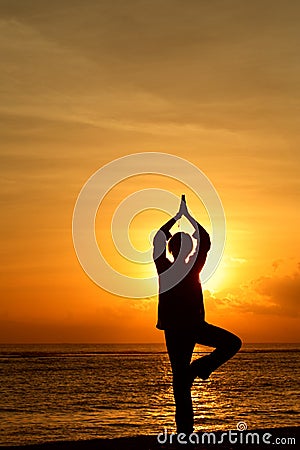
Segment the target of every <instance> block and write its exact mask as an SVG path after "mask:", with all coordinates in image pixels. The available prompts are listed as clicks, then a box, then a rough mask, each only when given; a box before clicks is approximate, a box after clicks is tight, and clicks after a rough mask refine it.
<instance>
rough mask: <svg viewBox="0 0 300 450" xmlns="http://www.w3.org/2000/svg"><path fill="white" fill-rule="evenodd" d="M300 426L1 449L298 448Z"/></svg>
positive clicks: (47, 443) (53, 443)
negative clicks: (273, 446) (178, 436)
mask: <svg viewBox="0 0 300 450" xmlns="http://www.w3.org/2000/svg"><path fill="white" fill-rule="evenodd" d="M299 436H300V426H298V427H297V426H293V427H275V428H263V429H253V430H251V429H249V430H244V431H238V430H230V431H229V430H227V431H225V430H224V431H215V432H206V433H205V432H197V433H193V435H191V436H190V437H187V436H181V437H180V438H179V441H181V442H178V438H177V436H175V435H171V434H168V435H163V433H161V436H160V443H159V442H158V437H157V435H141V436H139V435H138V436H132V437H120V438H112V439H109V438H96V439H89V440H78V441H53V442H45V443H38V444H28V445H27V444H26V445H24V444H22V445H12V446H10V445H6V446H1V445H0V450H1V449H8V450H13V449H16V450H73V449H74V450H96V449H100V450H158V449H164V450H165V449H174V448H178V449H179V448H182V449H184V448H194V449H197V448H198V449H200V448H201V449H202V450H205V449H217V448H222V449H226V450H230V449H232V450H234V449H235V450H237V449H240V448H243V449H244V448H249V450H250V449H252V450H255V449H259V448H261V447H265V448H267V447H269V448H270V445H271V448H272V444H273V445H275V446H276V449H277V448H278V449H279V448H294V449H295V448H296V445H297V443H299Z"/></svg>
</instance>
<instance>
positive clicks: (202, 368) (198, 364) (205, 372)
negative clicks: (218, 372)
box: [190, 356, 211, 385]
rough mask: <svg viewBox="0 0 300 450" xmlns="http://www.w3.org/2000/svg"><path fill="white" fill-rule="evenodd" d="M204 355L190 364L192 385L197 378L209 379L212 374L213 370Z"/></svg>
mask: <svg viewBox="0 0 300 450" xmlns="http://www.w3.org/2000/svg"><path fill="white" fill-rule="evenodd" d="M204 358H205V356H204V357H202V358H200V359H196V360H195V361H193V362H192V364H191V365H190V368H191V385H192V384H193V382H194V380H195V378H197V377H199V378H201V379H202V380H207V379H208V378H209V376H210V374H211V370H210V369H209V368H208V367H207V366H206V365H205V363H204V361H203V359H204Z"/></svg>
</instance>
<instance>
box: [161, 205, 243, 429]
mask: <svg viewBox="0 0 300 450" xmlns="http://www.w3.org/2000/svg"><path fill="white" fill-rule="evenodd" d="M182 216H185V217H186V218H187V219H188V220H189V222H190V223H191V224H192V226H193V227H194V229H195V232H194V233H193V237H194V238H195V239H196V240H197V246H196V250H195V252H194V253H192V254H191V252H192V249H193V241H192V238H191V236H190V235H189V234H187V233H184V232H177V233H175V234H174V235H173V236H172V235H171V233H170V229H171V228H172V226H173V225H174V224H175V223H176V221H177V220H179V219H180V218H181V217H182ZM167 245H168V250H169V252H170V253H171V255H172V256H173V258H174V261H173V262H171V261H170V260H169V259H168V258H167V256H166V246H167ZM210 245H211V244H210V238H209V235H208V233H207V232H206V231H205V229H204V228H203V227H202V226H201V225H200V224H199V223H198V222H197V221H196V220H195V219H194V218H193V217H192V216H191V215H190V213H189V211H188V209H187V206H186V202H185V198H184V196H182V199H181V203H180V208H179V211H178V213H177V214H176V215H175V216H174V217H173V218H172V219H170V220H169V221H168V222H167V223H165V224H164V225H163V226H162V227H161V228H160V229H159V230H158V232H157V233H156V235H155V237H154V240H153V259H154V262H155V265H156V270H157V273H158V277H159V301H158V321H157V325H156V326H157V328H158V329H160V330H164V333H165V341H166V347H167V351H168V354H169V359H170V363H171V367H172V373H173V393H174V399H175V408H176V412H175V421H176V427H177V433H185V434H186V435H189V434H191V433H192V432H193V425H194V418H193V406H192V397H191V387H192V384H193V381H194V379H195V378H196V377H197V376H198V377H200V378H201V379H202V380H206V379H207V378H208V377H209V376H210V374H211V373H212V372H213V371H215V370H216V369H217V368H218V367H220V366H221V364H223V363H225V362H226V361H228V359H230V358H231V357H232V356H233V355H234V354H235V353H236V352H238V350H239V349H240V347H241V344H242V343H241V340H240V339H239V338H238V337H237V336H235V335H234V334H232V333H230V332H229V331H226V330H224V329H222V328H219V327H216V326H214V325H211V324H209V323H207V322H206V321H205V313H204V303H203V294H202V288H201V283H200V278H199V276H200V272H201V270H202V268H203V266H204V263H205V260H206V256H207V253H208V251H209V249H210ZM196 343H198V344H201V345H206V346H209V347H214V348H215V350H214V351H212V352H211V353H209V354H208V355H206V356H203V357H201V358H198V359H196V360H194V361H193V362H192V363H191V358H192V354H193V350H194V346H195V344H196Z"/></svg>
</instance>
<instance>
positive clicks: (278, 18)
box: [0, 0, 300, 342]
mask: <svg viewBox="0 0 300 450" xmlns="http://www.w3.org/2000/svg"><path fill="white" fill-rule="evenodd" d="M0 13H1V14H0V16H1V20H0V55H1V57H0V65H1V70H0V86H1V87H0V116H1V122H0V123H1V125H0V135H1V136H0V142H1V147H0V151H1V166H0V167H1V179H0V182H1V190H0V200H1V205H2V208H1V267H2V270H1V293H0V298H1V304H0V342H161V341H162V340H163V334H162V332H160V331H158V330H156V329H155V323H156V299H155V298H151V299H144V300H143V299H141V300H132V299H124V298H120V297H116V296H113V295H111V294H109V293H107V292H105V291H103V290H102V289H101V288H99V287H98V286H96V285H95V284H94V283H93V282H92V281H91V280H90V279H89V278H88V277H87V275H86V274H85V273H84V271H83V270H82V269H81V267H80V265H79V263H78V261H77V258H76V255H75V252H74V248H73V243H72V233H71V225H72V213H73V208H74V204H75V201H76V198H77V195H78V193H79V191H80V189H81V187H82V186H83V184H84V183H85V182H86V180H87V179H88V178H89V177H90V176H91V175H92V174H93V173H94V172H95V171H96V170H97V169H99V168H100V167H102V166H103V165H104V164H106V163H108V162H110V161H112V160H113V159H115V158H118V157H121V156H124V155H127V154H130V153H136V152H148V151H151V152H167V153H171V154H174V155H177V156H181V157H183V158H185V159H187V160H189V161H191V162H192V163H193V164H195V165H197V166H198V167H199V168H200V169H201V170H202V171H203V172H204V173H205V174H206V175H207V176H208V177H209V178H210V180H211V181H212V182H213V184H214V186H215V187H216V189H217V190H218V193H219V195H220V197H221V199H222V202H223V205H224V208H225V214H226V219H227V243H226V248H225V252H224V256H223V259H222V262H221V264H220V266H219V268H218V270H217V272H216V273H215V275H214V276H213V277H212V278H211V280H209V282H208V283H207V284H205V285H204V286H203V289H204V290H205V298H206V311H207V320H208V321H209V322H212V323H215V324H217V325H221V326H224V327H226V328H228V329H230V330H232V331H233V332H236V333H238V335H239V336H240V337H241V338H242V340H243V341H245V342H276V341H277V342H299V340H300V339H299V328H300V327H299V308H298V299H299V293H300V270H299V258H298V255H297V253H296V249H298V248H299V231H298V230H299V227H300V223H299V207H298V201H297V200H298V198H299V159H300V153H299V92H300V62H299V46H300V31H299V13H300V5H299V3H298V2H293V1H291V2H288V3H287V2H285V1H279V0H275V1H271V0H260V1H256V0H255V1H252V2H241V1H238V0H236V1H228V2H226V4H225V3H224V2H220V1H217V0H212V1H210V2H201V1H199V2H194V1H190V0H188V1H186V2H182V1H176V0H175V1H173V0H172V1H171V0H166V1H162V0H159V1H155V0H153V1H151V2H142V1H140V0H136V1H132V0H129V1H126V2H123V1H115V2H99V1H96V0H87V1H85V2H81V1H76V0H75V1H74V0H72V1H71V0H70V1H67V0H60V1H58V0H55V1H52V2H46V1H38V0H29V1H27V2H20V1H17V0H10V1H7V2H6V1H0ZM143 187H159V188H163V189H169V190H171V191H172V192H174V193H175V194H176V195H180V193H181V192H185V191H182V189H181V186H179V185H176V183H172V182H170V181H169V180H166V179H162V178H159V177H155V176H152V178H151V176H147V177H144V178H143V180H142V181H141V180H140V178H139V179H137V178H136V179H135V178H133V179H132V180H130V181H126V182H123V183H121V184H120V185H118V186H117V187H116V188H114V190H113V191H112V192H111V193H110V194H109V195H110V197H109V198H108V199H107V201H106V204H104V206H103V208H104V209H103V211H102V214H104V216H107V219H106V221H100V220H98V221H97V223H98V225H97V226H98V227H99V228H98V232H99V234H101V229H102V231H103V233H107V230H108V228H107V227H108V226H109V217H110V214H112V212H113V211H112V204H116V205H117V204H118V202H120V201H122V200H123V199H124V196H126V195H127V194H128V192H134V191H135V190H138V189H141V188H143ZM186 194H187V198H188V199H189V198H190V199H191V195H190V197H189V192H188V191H187V190H186ZM193 202H194V200H192V203H193ZM193 211H195V213H196V214H198V215H199V217H198V215H197V218H198V219H199V220H202V221H203V223H205V225H206V224H207V223H208V222H207V218H206V217H204V216H201V214H202V206H201V204H197V203H196V201H195V202H194V203H193ZM143 214H145V216H144V217H142V214H141V217H137V218H136V220H135V221H134V222H133V223H132V226H131V230H130V233H131V235H132V236H134V239H136V242H135V244H136V245H137V247H139V246H140V248H144V247H145V245H146V244H147V239H148V235H149V230H152V229H153V227H155V226H157V223H158V222H159V220H160V218H159V217H158V216H155V218H154V217H153V218H152V217H150V214H149V212H148V213H147V212H145V213H143ZM161 219H162V220H165V216H163V215H162V216H161ZM101 227H102V228H101ZM99 241H101V239H100V237H99ZM105 242H106V241H105ZM100 245H101V242H100ZM103 245H104V243H103ZM107 245H108V249H107V250H110V253H111V255H112V260H111V263H112V264H114V265H115V266H116V267H117V268H120V270H121V269H122V263H120V262H119V258H118V256H117V254H114V252H113V249H112V248H110V247H109V244H107ZM104 250H105V245H104ZM119 265H120V267H119ZM123 268H124V267H123ZM149 270H151V268H150V269H149Z"/></svg>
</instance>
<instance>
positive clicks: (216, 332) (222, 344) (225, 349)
mask: <svg viewBox="0 0 300 450" xmlns="http://www.w3.org/2000/svg"><path fill="white" fill-rule="evenodd" d="M196 342H197V343H198V344H202V345H207V346H209V347H215V350H214V351H213V352H211V353H210V354H209V355H206V356H203V357H202V358H199V359H197V360H195V361H193V362H192V364H191V370H192V374H193V377H194V378H195V377H196V376H199V377H200V378H202V379H207V378H208V377H209V375H210V374H211V373H212V372H214V371H215V370H216V369H217V368H218V367H220V366H221V365H222V364H224V363H225V362H226V361H228V360H229V359H230V358H232V357H233V356H234V355H235V354H236V353H237V352H238V351H239V349H240V348H241V345H242V341H241V340H240V338H239V337H238V336H236V335H235V334H233V333H230V332H229V331H227V330H224V329H223V328H219V327H216V326H214V325H210V324H208V323H207V322H204V323H203V325H202V326H201V327H199V329H198V330H197V334H196Z"/></svg>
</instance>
